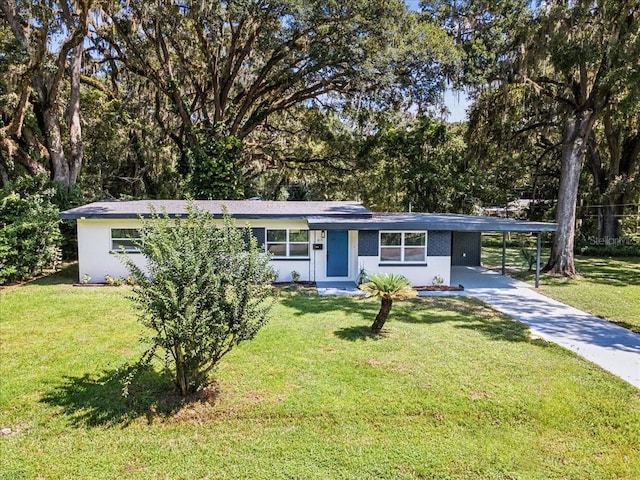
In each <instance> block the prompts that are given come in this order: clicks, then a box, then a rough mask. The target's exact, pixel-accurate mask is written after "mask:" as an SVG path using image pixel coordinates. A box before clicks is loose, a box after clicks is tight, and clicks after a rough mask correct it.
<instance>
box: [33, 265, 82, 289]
mask: <svg viewBox="0 0 640 480" xmlns="http://www.w3.org/2000/svg"><path fill="white" fill-rule="evenodd" d="M77 281H78V262H73V263H68V264H65V265H63V266H62V268H61V269H60V270H58V271H57V272H52V273H49V274H45V275H43V276H42V277H38V278H36V279H35V280H32V281H31V282H28V283H30V284H31V285H73V284H74V283H75V282H77Z"/></svg>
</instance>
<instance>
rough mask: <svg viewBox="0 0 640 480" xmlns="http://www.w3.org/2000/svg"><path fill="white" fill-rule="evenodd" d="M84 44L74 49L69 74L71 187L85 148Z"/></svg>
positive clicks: (78, 172) (76, 179)
mask: <svg viewBox="0 0 640 480" xmlns="http://www.w3.org/2000/svg"><path fill="white" fill-rule="evenodd" d="M83 51H84V49H83V48H82V44H80V45H78V46H77V47H76V48H74V49H73V53H72V55H71V64H70V65H69V74H70V77H71V79H70V80H71V85H70V87H71V91H70V93H69V107H68V111H67V114H68V116H69V140H70V144H71V152H70V154H71V158H70V159H69V181H68V183H69V188H70V187H73V186H74V185H75V184H76V182H77V181H78V177H79V176H80V168H81V167H82V158H83V156H84V149H83V145H82V126H81V124H80V67H81V65H82V54H83Z"/></svg>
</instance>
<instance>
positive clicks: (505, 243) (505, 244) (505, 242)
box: [502, 232, 507, 275]
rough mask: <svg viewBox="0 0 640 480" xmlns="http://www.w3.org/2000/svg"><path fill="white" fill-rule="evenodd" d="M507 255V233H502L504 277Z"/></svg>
mask: <svg viewBox="0 0 640 480" xmlns="http://www.w3.org/2000/svg"><path fill="white" fill-rule="evenodd" d="M506 254H507V232H502V275H504V274H505V273H506V267H505V256H506Z"/></svg>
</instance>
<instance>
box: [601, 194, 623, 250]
mask: <svg viewBox="0 0 640 480" xmlns="http://www.w3.org/2000/svg"><path fill="white" fill-rule="evenodd" d="M622 202H624V199H621V198H619V197H618V196H610V197H607V203H606V204H605V205H604V206H603V207H602V211H601V217H600V218H599V220H600V222H599V227H600V228H599V229H598V236H599V237H600V238H602V239H605V241H608V240H609V239H617V238H620V237H621V236H622V215H623V214H624V206H622Z"/></svg>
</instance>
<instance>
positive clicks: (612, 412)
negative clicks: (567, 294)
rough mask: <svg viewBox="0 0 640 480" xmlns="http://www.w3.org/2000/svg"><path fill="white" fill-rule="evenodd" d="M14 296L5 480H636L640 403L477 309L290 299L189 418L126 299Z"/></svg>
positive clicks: (466, 304)
mask: <svg viewBox="0 0 640 480" xmlns="http://www.w3.org/2000/svg"><path fill="white" fill-rule="evenodd" d="M67 275H68V272H63V273H62V274H58V275H56V276H54V277H52V278H48V279H43V280H40V281H38V282H35V283H31V284H29V285H25V286H21V287H11V288H7V289H4V290H3V291H1V292H0V302H1V303H0V306H1V309H0V314H1V323H0V335H1V338H0V340H1V342H2V355H1V357H0V378H1V382H2V388H1V389H0V427H5V428H10V429H11V433H10V434H7V435H2V436H0V451H2V455H1V459H0V478H47V479H62V478H123V477H126V478H130V479H136V478H141V479H142V478H145V479H147V478H158V479H160V478H186V479H191V478H194V479H195V478H216V479H226V478H228V479H237V478H248V479H278V478H283V479H284V478H288V479H290V478H300V479H307V478H314V479H315V478H331V479H333V478H336V479H397V478H400V479H427V478H428V479H432V478H434V479H454V478H456V479H457V478H463V479H515V478H518V479H554V478H557V479H614V478H620V479H623V478H626V479H628V478H640V462H639V461H638V458H640V391H638V390H637V389H635V388H633V387H631V386H629V385H628V384H626V383H625V382H623V381H622V380H619V379H617V378H616V377H613V376H612V375H610V374H608V373H606V372H604V371H603V370H601V369H600V368H598V367H596V366H594V365H592V364H589V363H587V362H586V361H583V360H582V359H580V358H578V357H577V356H575V355H573V354H571V353H569V352H567V351H565V350H563V349H561V348H559V347H557V346H555V345H552V344H548V343H546V342H544V341H542V340H540V339H535V338H531V337H530V336H529V331H528V330H527V328H526V327H524V326H523V325H521V324H519V323H516V322H513V321H511V320H509V319H507V318H505V317H504V316H502V315H500V314H498V313H496V312H494V311H493V310H490V309H488V308H487V307H485V306H484V305H482V304H481V303H480V302H478V301H475V300H473V299H469V298H421V299H415V300H412V301H407V302H399V303H397V304H396V305H395V306H394V309H393V310H392V312H391V317H390V320H389V322H388V323H387V325H386V326H385V328H386V330H387V333H386V335H385V336H384V337H382V338H372V337H370V336H368V335H367V329H368V326H369V325H370V324H371V321H372V319H373V317H374V316H375V314H376V312H377V309H378V301H377V300H375V299H371V300H369V299H352V298H320V297H315V296H307V295H300V294H299V295H294V294H288V293H284V294H282V295H281V296H280V297H279V299H278V303H277V305H276V307H275V309H274V312H273V316H272V320H271V322H270V323H269V324H268V325H267V326H266V327H265V328H264V329H263V330H262V331H260V332H259V334H258V335H257V337H256V339H255V340H254V341H252V342H250V343H246V344H243V345H241V346H240V347H239V348H238V349H237V350H234V351H233V352H232V353H231V354H230V355H228V356H227V357H225V359H224V360H223V362H222V365H221V366H220V369H219V371H218V372H217V375H216V383H215V388H212V389H211V390H210V391H209V392H207V394H206V395H202V396H200V398H198V399H194V401H192V402H191V403H187V404H180V403H179V402H178V401H177V398H176V397H175V396H173V395H168V394H163V393H160V392H161V387H163V386H166V382H167V379H166V377H165V376H163V375H162V374H161V373H153V374H148V375H146V377H145V379H144V380H145V383H143V384H141V383H140V382H138V383H137V384H134V386H133V387H132V390H133V391H134V392H135V393H136V394H135V396H133V397H129V398H128V399H124V398H122V397H121V396H120V385H119V383H118V382H117V381H116V380H115V378H116V377H117V376H118V367H119V366H121V365H122V364H123V362H125V361H132V360H134V359H136V358H137V356H138V355H139V354H140V352H141V351H142V349H143V347H142V346H141V345H139V344H138V343H137V339H138V338H139V336H140V334H141V330H140V327H139V326H138V324H137V323H136V321H135V317H134V314H133V312H132V311H131V310H130V304H129V300H128V299H127V295H128V291H129V290H128V288H127V287H120V288H79V287H73V286H71V282H72V279H71V278H70V277H68V276H67Z"/></svg>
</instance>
